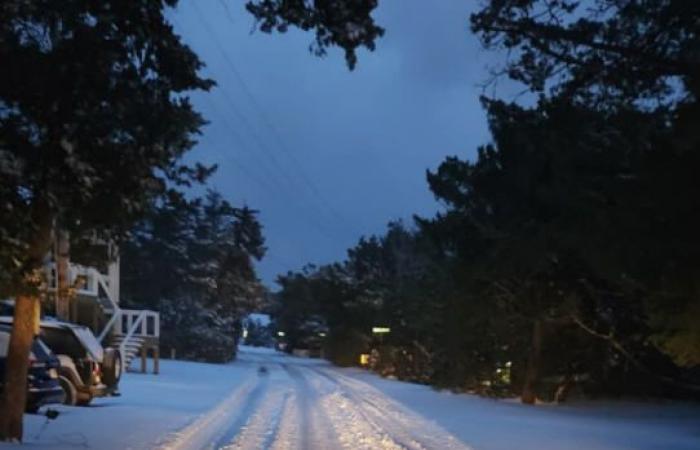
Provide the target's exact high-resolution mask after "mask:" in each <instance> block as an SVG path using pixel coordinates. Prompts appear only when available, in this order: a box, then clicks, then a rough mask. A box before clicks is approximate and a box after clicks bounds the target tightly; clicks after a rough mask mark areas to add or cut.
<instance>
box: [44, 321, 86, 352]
mask: <svg viewBox="0 0 700 450" xmlns="http://www.w3.org/2000/svg"><path fill="white" fill-rule="evenodd" d="M41 338H42V339H43V340H44V342H46V344H47V345H48V346H49V347H50V348H51V350H53V352H54V353H57V354H61V355H68V356H70V357H71V358H84V357H85V346H83V345H82V344H81V343H80V341H79V340H78V339H77V338H76V337H75V336H74V335H73V333H71V331H70V330H68V329H64V328H54V327H43V326H42V327H41Z"/></svg>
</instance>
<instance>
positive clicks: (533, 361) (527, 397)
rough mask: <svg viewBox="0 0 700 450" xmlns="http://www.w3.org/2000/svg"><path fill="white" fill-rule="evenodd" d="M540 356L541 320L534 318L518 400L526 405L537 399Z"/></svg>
mask: <svg viewBox="0 0 700 450" xmlns="http://www.w3.org/2000/svg"><path fill="white" fill-rule="evenodd" d="M541 356H542V322H541V321H540V320H535V323H534V324H533V326H532V344H531V347H530V355H529V356H528V359H527V368H526V369H525V381H524V383H523V391H522V394H521V396H520V400H521V401H522V402H523V403H525V404H528V405H533V404H534V403H535V400H537V393H536V392H535V387H536V386H537V379H538V377H539V369H540V359H541Z"/></svg>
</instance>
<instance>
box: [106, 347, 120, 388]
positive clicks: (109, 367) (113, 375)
mask: <svg viewBox="0 0 700 450" xmlns="http://www.w3.org/2000/svg"><path fill="white" fill-rule="evenodd" d="M103 361H104V363H103V364H102V378H103V380H104V382H105V384H106V385H107V386H109V387H112V386H116V385H117V384H119V379H120V378H121V376H122V357H121V354H120V353H119V350H117V349H116V348H108V349H107V350H105V356H104V360H103Z"/></svg>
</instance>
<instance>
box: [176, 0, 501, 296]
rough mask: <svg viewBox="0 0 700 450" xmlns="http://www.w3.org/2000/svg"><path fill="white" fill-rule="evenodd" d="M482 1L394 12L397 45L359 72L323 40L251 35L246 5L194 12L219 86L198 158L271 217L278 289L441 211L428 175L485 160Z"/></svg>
mask: <svg viewBox="0 0 700 450" xmlns="http://www.w3.org/2000/svg"><path fill="white" fill-rule="evenodd" d="M475 3H476V2H474V1H470V0H436V1H426V0H381V1H380V7H379V8H378V10H377V11H376V13H375V18H376V20H377V21H378V23H379V24H380V25H381V26H383V27H384V28H386V35H385V36H384V37H383V38H382V39H381V40H380V41H379V42H378V45H377V49H376V51H375V52H373V53H369V52H365V51H362V52H360V54H359V63H358V66H357V68H356V69H355V70H354V71H353V72H350V71H349V70H348V69H347V67H346V65H345V62H344V59H343V54H342V52H341V51H340V50H338V49H331V50H330V52H329V55H328V56H327V57H325V58H322V59H321V58H317V57H315V56H313V55H311V54H310V53H309V52H308V47H309V44H310V43H311V41H312V36H311V35H310V34H305V33H303V32H299V31H296V30H291V31H290V32H288V33H287V34H284V35H279V34H275V35H268V34H264V33H261V32H252V30H253V25H254V22H253V18H252V17H251V16H250V15H249V14H248V13H247V12H246V11H245V9H244V8H243V4H244V1H243V0H196V1H195V0H183V1H181V3H180V5H179V6H178V9H177V10H176V11H175V12H174V14H173V15H172V17H173V23H174V24H175V27H176V30H177V31H178V32H179V33H180V34H181V35H182V36H183V38H184V40H185V41H186V42H187V43H188V44H189V45H190V46H191V47H192V48H193V49H194V50H195V51H196V52H197V53H198V54H199V55H200V57H201V58H202V60H203V61H205V63H206V64H207V68H206V69H205V70H204V72H203V73H204V75H206V76H209V77H211V78H213V79H215V80H216V82H217V83H218V87H217V88H215V89H214V90H212V91H211V92H210V93H209V94H201V95H200V94H197V95H195V96H194V97H193V102H194V103H195V105H196V106H197V108H198V110H199V111H201V112H202V113H203V115H204V116H205V118H206V119H207V120H208V121H209V122H210V124H209V125H208V126H207V127H206V128H205V129H204V135H203V136H202V137H201V139H200V142H199V144H198V146H197V148H196V149H195V150H194V151H193V152H192V154H191V155H190V157H191V158H193V159H196V160H200V161H204V162H207V163H218V164H219V166H220V168H219V171H218V173H217V174H216V175H215V176H214V177H213V180H212V184H213V186H214V187H215V188H216V189H218V190H220V191H221V192H222V193H223V194H224V196H225V197H226V198H227V199H228V200H229V201H231V202H232V203H234V204H237V205H241V204H248V205H249V206H251V207H253V208H256V209H259V210H260V211H261V213H260V219H261V221H262V223H263V225H264V227H265V229H264V231H265V235H266V238H267V246H268V248H269V250H268V255H267V256H266V258H265V260H264V261H262V262H261V263H260V264H259V273H260V276H261V278H262V279H263V280H264V281H265V282H266V283H267V284H268V285H269V286H271V287H274V279H275V277H276V276H277V274H279V273H283V272H286V271H287V270H292V269H299V268H301V267H302V266H303V265H304V264H306V263H315V264H322V263H327V262H331V261H335V260H339V259H342V258H343V257H344V256H345V251H346V249H347V248H348V247H350V246H352V245H353V244H354V243H356V242H357V240H358V238H359V237H360V236H361V235H362V234H366V235H367V234H376V233H381V232H382V231H383V229H384V228H385V226H386V224H387V222H388V221H390V220H396V219H405V220H410V218H411V216H412V215H413V214H420V215H424V216H430V215H432V214H433V213H434V212H435V211H436V210H437V208H438V205H437V203H436V202H435V200H434V199H433V197H432V195H431V193H430V191H429V190H428V188H427V184H426V181H425V170H426V169H428V168H435V167H437V165H438V164H439V163H440V162H441V161H442V160H443V159H444V158H445V156H448V155H459V156H461V157H466V158H468V157H472V156H473V155H474V154H475V150H476V147H477V146H478V145H479V144H483V143H485V142H486V141H487V140H488V138H489V134H488V130H487V126H486V119H485V115H484V112H483V111H482V109H481V106H480V104H479V95H480V94H481V93H482V90H481V87H480V84H481V83H483V82H484V81H485V80H486V79H487V74H488V72H487V66H488V65H489V64H491V65H493V64H494V63H497V62H498V61H499V57H500V56H499V55H494V54H492V53H488V52H485V51H484V50H482V49H481V48H480V46H479V43H478V41H477V39H476V38H475V37H474V36H473V35H471V33H470V32H469V30H468V16H469V12H470V11H471V10H472V8H473V7H474V5H475Z"/></svg>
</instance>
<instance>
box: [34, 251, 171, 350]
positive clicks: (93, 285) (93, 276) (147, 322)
mask: <svg viewBox="0 0 700 450" xmlns="http://www.w3.org/2000/svg"><path fill="white" fill-rule="evenodd" d="M69 274H70V284H71V285H72V284H74V283H75V281H76V280H77V279H78V277H83V279H84V283H83V284H82V285H81V286H79V287H78V288H77V289H76V293H77V294H80V295H86V296H91V297H95V299H98V298H99V297H100V296H101V295H103V296H104V297H103V298H105V299H106V300H107V303H109V306H110V307H109V309H107V308H105V312H107V313H108V314H110V315H111V317H110V318H109V321H108V322H107V324H106V325H105V327H104V329H103V330H102V331H101V332H100V335H99V336H98V339H99V341H100V342H104V340H105V338H106V337H107V336H108V335H109V333H110V331H112V330H114V335H115V336H121V337H124V339H123V343H122V345H124V343H126V342H128V339H130V338H132V337H139V338H158V337H159V336H160V314H158V313H157V312H155V311H149V310H137V309H122V308H120V307H119V302H118V299H117V298H115V295H114V291H113V289H111V288H110V279H109V276H107V275H104V274H102V273H100V272H99V271H98V270H97V269H95V268H93V267H85V266H80V265H77V264H71V265H70V271H69ZM47 278H48V289H49V291H55V290H56V285H57V277H56V265H55V264H54V263H52V264H49V265H48V266H47ZM103 307H105V305H103Z"/></svg>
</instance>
